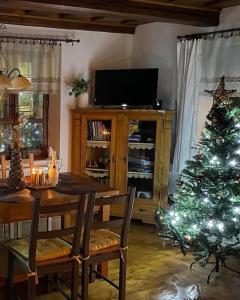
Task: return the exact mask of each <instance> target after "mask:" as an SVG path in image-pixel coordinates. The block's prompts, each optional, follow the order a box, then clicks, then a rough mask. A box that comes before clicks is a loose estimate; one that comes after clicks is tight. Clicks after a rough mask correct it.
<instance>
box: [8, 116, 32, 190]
mask: <svg viewBox="0 0 240 300" xmlns="http://www.w3.org/2000/svg"><path fill="white" fill-rule="evenodd" d="M26 122H27V118H26V117H25V116H23V115H22V116H20V117H19V119H18V125H13V126H12V128H11V132H12V136H11V145H10V146H11V161H10V171H9V177H8V179H7V187H8V188H9V189H11V190H21V189H24V188H25V186H26V184H25V181H24V172H23V166H22V155H21V150H22V148H23V141H22V136H21V133H20V129H21V128H22V127H23V126H24V125H25V124H26Z"/></svg>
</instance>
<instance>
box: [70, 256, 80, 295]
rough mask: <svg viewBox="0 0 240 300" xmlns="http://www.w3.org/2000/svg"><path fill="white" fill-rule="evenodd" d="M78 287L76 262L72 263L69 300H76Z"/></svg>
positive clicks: (77, 265)
mask: <svg viewBox="0 0 240 300" xmlns="http://www.w3.org/2000/svg"><path fill="white" fill-rule="evenodd" d="M78 287H79V264H78V262H77V261H74V262H73V270H72V281H71V300H77V299H78Z"/></svg>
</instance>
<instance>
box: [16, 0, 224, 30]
mask: <svg viewBox="0 0 240 300" xmlns="http://www.w3.org/2000/svg"><path fill="white" fill-rule="evenodd" d="M15 2H18V3H19V4H21V5H23V6H24V5H27V4H29V3H32V4H38V6H39V8H41V6H42V5H45V6H46V5H47V6H48V7H49V8H51V7H55V9H57V8H62V9H63V8H64V7H65V8H66V7H72V8H73V7H75V8H87V9H94V10H98V11H101V12H104V11H105V12H106V11H108V12H114V13H120V14H132V15H136V16H149V17H154V18H158V20H159V21H164V20H165V21H170V22H175V23H181V24H192V25H201V26H216V25H218V24H219V12H218V11H213V10H206V9H202V10H201V9H199V8H197V9H194V8H188V7H184V8H183V7H179V6H174V5H167V3H164V4H163V3H160V4H154V3H146V2H139V1H127V0H124V1H119V0H118V1H107V0H93V1H89V0H81V1H79V0H24V1H21V0H19V1H15Z"/></svg>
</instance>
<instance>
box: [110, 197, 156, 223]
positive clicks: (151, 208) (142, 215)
mask: <svg viewBox="0 0 240 300" xmlns="http://www.w3.org/2000/svg"><path fill="white" fill-rule="evenodd" d="M138 201H139V200H137V199H136V200H135V203H134V208H133V214H132V219H137V220H142V221H143V222H144V223H149V224H154V223H155V220H154V216H155V210H156V205H154V203H153V202H152V201H151V203H147V201H145V203H144V202H143V201H141V202H140V201H139V202H138ZM111 216H115V217H121V216H123V207H122V206H120V205H114V206H112V207H111Z"/></svg>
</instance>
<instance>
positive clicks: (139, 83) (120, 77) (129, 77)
mask: <svg viewBox="0 0 240 300" xmlns="http://www.w3.org/2000/svg"><path fill="white" fill-rule="evenodd" d="M157 86H158V69H157V68H155V69H121V70H97V71H96V74H95V104H96V105H103V106H115V105H116V106H119V105H122V104H127V105H129V106H150V105H152V104H153V102H154V100H156V98H157Z"/></svg>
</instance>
